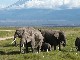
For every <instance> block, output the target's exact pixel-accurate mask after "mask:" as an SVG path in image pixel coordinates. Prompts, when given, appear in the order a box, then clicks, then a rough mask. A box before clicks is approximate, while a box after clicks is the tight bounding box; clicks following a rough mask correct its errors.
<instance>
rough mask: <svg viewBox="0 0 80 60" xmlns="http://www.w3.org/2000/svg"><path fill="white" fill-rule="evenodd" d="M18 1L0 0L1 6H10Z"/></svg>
mask: <svg viewBox="0 0 80 60" xmlns="http://www.w3.org/2000/svg"><path fill="white" fill-rule="evenodd" d="M16 1H18V0H0V8H3V7H6V6H9V5H11V4H13V3H15V2H16Z"/></svg>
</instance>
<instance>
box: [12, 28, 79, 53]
mask: <svg viewBox="0 0 80 60" xmlns="http://www.w3.org/2000/svg"><path fill="white" fill-rule="evenodd" d="M17 37H18V38H20V52H21V53H28V52H29V48H28V47H31V51H32V52H35V51H38V52H40V51H51V50H56V47H57V46H59V50H61V45H62V46H63V47H65V46H66V38H65V34H64V32H63V31H54V30H48V29H46V30H44V29H35V28H33V27H26V28H25V27H23V28H18V29H17V30H16V31H15V34H14V40H13V42H12V43H14V44H15V45H16V44H17V43H16V38H17ZM75 46H76V47H77V50H78V51H79V50H80V38H78V37H77V38H76V41H75Z"/></svg>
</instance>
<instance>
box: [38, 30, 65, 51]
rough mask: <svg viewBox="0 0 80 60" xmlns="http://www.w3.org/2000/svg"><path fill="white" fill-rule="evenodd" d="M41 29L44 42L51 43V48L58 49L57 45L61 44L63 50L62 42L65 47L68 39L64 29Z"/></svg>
mask: <svg viewBox="0 0 80 60" xmlns="http://www.w3.org/2000/svg"><path fill="white" fill-rule="evenodd" d="M39 31H40V32H41V33H42V35H43V37H44V42H46V43H49V44H50V45H51V48H54V50H56V46H58V45H59V50H61V44H62V45H63V46H64V47H65V46H66V39H65V35H64V33H63V32H62V31H53V30H41V29H39Z"/></svg>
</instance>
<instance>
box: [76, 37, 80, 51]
mask: <svg viewBox="0 0 80 60" xmlns="http://www.w3.org/2000/svg"><path fill="white" fill-rule="evenodd" d="M75 46H76V49H77V51H80V37H77V38H76V40H75Z"/></svg>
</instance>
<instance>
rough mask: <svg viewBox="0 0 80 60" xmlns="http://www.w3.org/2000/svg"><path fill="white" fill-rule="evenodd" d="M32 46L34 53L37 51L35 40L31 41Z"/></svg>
mask: <svg viewBox="0 0 80 60" xmlns="http://www.w3.org/2000/svg"><path fill="white" fill-rule="evenodd" d="M31 48H32V52H33V53H34V52H35V49H34V48H35V42H34V41H32V42H31Z"/></svg>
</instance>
